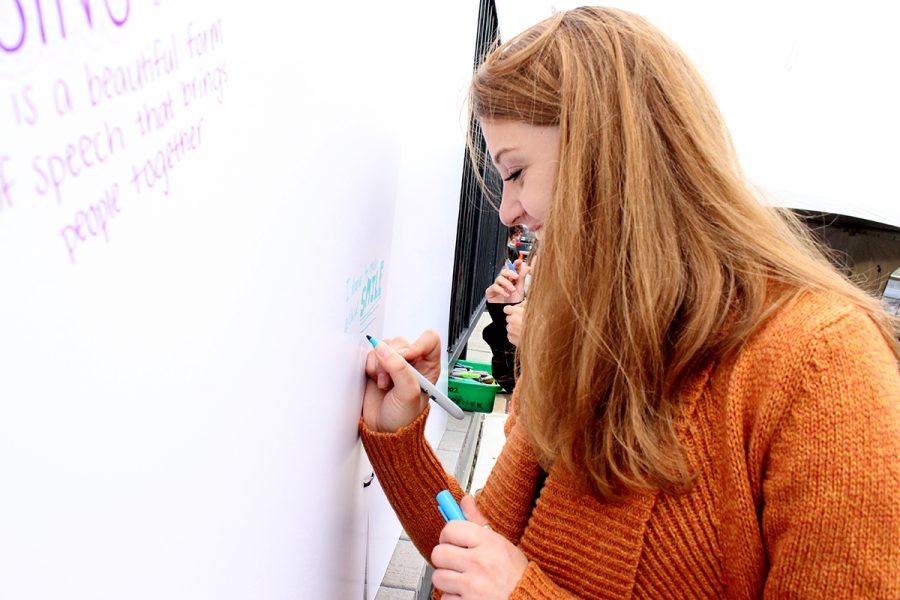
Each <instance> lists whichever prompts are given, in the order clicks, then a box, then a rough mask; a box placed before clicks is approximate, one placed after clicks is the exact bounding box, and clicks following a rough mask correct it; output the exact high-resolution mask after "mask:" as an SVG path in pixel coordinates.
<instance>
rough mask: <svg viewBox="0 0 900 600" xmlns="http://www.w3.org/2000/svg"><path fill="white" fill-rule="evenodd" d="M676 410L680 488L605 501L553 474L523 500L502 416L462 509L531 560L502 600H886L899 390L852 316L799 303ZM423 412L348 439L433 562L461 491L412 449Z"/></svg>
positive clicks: (875, 336)
mask: <svg viewBox="0 0 900 600" xmlns="http://www.w3.org/2000/svg"><path fill="white" fill-rule="evenodd" d="M681 404H682V406H683V412H682V414H681V418H680V421H679V435H680V440H681V442H682V444H683V448H684V451H685V453H686V456H687V458H688V461H689V463H690V465H691V466H692V468H693V470H694V472H695V474H696V478H695V480H694V481H693V485H692V486H691V487H690V488H689V490H687V491H682V492H666V491H660V490H645V491H630V492H627V494H626V495H625V497H624V498H623V499H622V500H621V501H615V502H614V501H603V500H600V499H598V498H596V497H595V496H593V495H592V494H591V493H590V492H589V491H588V489H587V488H586V486H585V485H584V484H583V483H581V482H580V480H579V479H578V478H577V477H574V476H573V475H572V474H571V473H567V472H565V471H563V470H562V469H561V468H559V467H556V466H551V468H550V469H549V471H548V472H547V474H546V480H545V481H544V483H543V486H542V487H540V489H539V490H538V489H537V488H538V485H539V484H538V482H539V481H541V479H543V478H542V477H541V474H542V471H541V468H540V466H539V465H538V463H537V461H536V459H535V455H534V452H533V451H532V449H531V447H530V445H529V442H528V438H527V435H526V433H525V431H524V429H523V427H522V424H521V423H520V422H518V421H517V419H516V417H515V413H514V411H513V413H512V414H511V415H510V417H509V419H507V423H506V434H507V440H506V444H505V446H504V448H503V451H502V453H501V455H500V456H499V457H498V459H497V462H496V464H495V466H494V468H493V471H492V472H491V475H490V477H489V478H488V480H487V483H486V484H485V487H484V489H482V490H481V491H480V492H478V494H477V496H476V498H477V503H478V507H479V509H480V511H481V512H482V514H483V515H484V516H485V517H486V518H487V520H488V522H489V523H490V526H491V527H492V529H494V530H495V531H497V532H499V533H501V534H502V535H504V536H505V537H506V538H507V539H509V540H510V541H511V542H512V543H514V544H516V545H518V547H519V548H520V549H521V550H522V552H523V553H524V554H525V556H526V557H527V558H528V560H529V563H528V567H527V569H526V571H525V574H524V576H523V577H522V579H521V580H520V581H519V584H518V586H517V587H516V589H515V591H514V592H513V594H512V596H511V597H512V598H515V599H525V598H561V599H564V598H666V599H669V598H713V597H719V598H723V597H724V598H760V597H770V598H886V599H887V598H891V599H898V598H900V376H898V366H897V362H896V361H895V359H894V357H893V355H892V353H891V352H890V350H889V348H888V346H887V344H886V343H885V342H884V340H883V339H882V338H881V336H880V334H879V333H878V331H877V329H876V327H875V326H874V324H873V323H872V322H871V320H870V319H869V318H868V317H867V316H865V315H864V314H862V312H861V311H859V310H858V309H855V308H853V307H850V306H848V305H846V304H843V303H841V302H839V301H836V300H835V299H834V298H833V297H831V296H829V295H826V294H808V295H806V296H804V297H802V298H801V299H799V300H798V301H796V302H794V303H793V304H791V305H790V306H788V307H786V308H784V309H783V310H781V311H780V312H779V313H778V314H777V315H775V317H773V318H772V319H771V320H770V321H769V322H768V323H767V324H766V325H765V326H764V327H763V328H761V329H760V330H759V331H758V332H757V333H756V334H754V336H752V338H751V339H749V340H748V342H747V344H746V345H745V346H744V348H743V349H742V350H741V352H740V353H739V354H738V355H737V356H736V357H734V358H733V359H731V360H729V361H728V362H727V363H725V362H723V363H722V364H718V365H710V366H709V368H707V369H706V370H705V371H704V372H702V373H699V374H698V375H697V376H696V377H695V378H694V379H693V381H691V383H690V385H689V386H687V388H686V389H685V391H684V393H683V397H682V399H681ZM427 413H428V410H427V409H426V411H425V412H423V414H422V415H420V416H419V417H418V418H417V419H416V420H415V421H414V422H413V423H411V424H410V425H408V426H407V427H405V428H403V429H401V430H399V431H397V432H396V433H389V434H388V433H375V432H372V431H370V430H368V429H367V428H366V426H365V423H364V422H362V421H360V434H361V436H362V440H363V444H364V446H365V448H366V451H367V453H368V455H369V458H370V460H371V462H372V464H373V466H374V467H375V471H376V474H377V476H378V477H379V478H380V480H381V483H382V486H383V488H384V489H385V492H386V493H387V495H388V498H389V500H390V501H391V504H392V505H393V507H394V509H395V510H396V512H397V514H398V516H399V518H400V520H401V522H402V523H403V526H404V527H405V529H406V531H407V532H408V533H409V536H410V538H411V539H412V540H413V542H414V543H415V545H416V546H417V548H418V549H419V551H420V552H421V553H422V555H423V556H424V557H425V558H426V559H429V560H430V557H431V551H432V549H433V548H434V546H435V545H436V544H437V540H438V536H439V534H440V531H441V529H442V528H443V526H444V522H443V519H442V518H441V516H440V515H439V514H438V512H437V510H436V509H435V502H434V497H435V494H437V492H438V491H440V490H442V489H445V488H448V489H450V490H451V492H452V493H453V495H454V496H455V497H456V498H457V499H459V498H460V497H461V496H462V490H461V489H460V486H459V484H458V483H457V482H456V481H455V480H453V479H452V478H451V477H450V476H448V475H447V474H446V473H445V472H444V471H443V469H442V468H441V466H440V462H439V461H438V459H437V457H436V456H435V453H434V452H433V451H432V449H431V448H430V446H429V445H428V443H427V442H426V441H425V439H424V436H423V430H424V424H425V420H426V417H427ZM535 498H537V500H536V502H535ZM437 595H439V594H438V593H437V592H436V596H437Z"/></svg>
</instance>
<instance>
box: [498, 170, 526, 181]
mask: <svg viewBox="0 0 900 600" xmlns="http://www.w3.org/2000/svg"><path fill="white" fill-rule="evenodd" d="M521 174H522V169H519V170H517V171H513V172H512V173H510V174H509V177H507V178H506V179H504V180H503V181H515V180H516V179H518V178H519V175H521Z"/></svg>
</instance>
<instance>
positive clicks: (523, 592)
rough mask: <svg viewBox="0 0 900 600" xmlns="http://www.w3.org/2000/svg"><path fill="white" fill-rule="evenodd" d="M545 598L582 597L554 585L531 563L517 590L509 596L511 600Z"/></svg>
mask: <svg viewBox="0 0 900 600" xmlns="http://www.w3.org/2000/svg"><path fill="white" fill-rule="evenodd" d="M545 598H554V599H556V600H577V599H578V598H580V596H576V595H575V594H573V593H572V592H569V591H566V590H564V589H562V588H561V587H559V586H558V585H556V584H555V583H553V580H551V579H550V578H549V577H548V576H547V574H546V573H544V572H543V571H542V570H541V568H540V567H539V566H538V565H537V563H535V562H529V563H528V567H527V568H526V569H525V573H524V574H523V575H522V579H520V580H519V584H518V585H517V586H516V589H514V590H513V593H512V594H511V595H510V596H509V600H544V599H545Z"/></svg>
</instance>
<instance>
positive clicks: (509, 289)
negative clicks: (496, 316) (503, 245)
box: [484, 260, 531, 304]
mask: <svg viewBox="0 0 900 600" xmlns="http://www.w3.org/2000/svg"><path fill="white" fill-rule="evenodd" d="M514 264H515V267H516V270H515V271H513V270H510V269H506V268H504V269H503V270H501V271H500V274H499V275H497V279H495V280H494V283H492V284H491V285H490V286H489V287H488V289H486V290H485V292H484V295H485V296H486V297H487V301H488V302H490V303H491V304H511V303H514V302H521V301H522V300H523V299H524V298H525V276H526V275H528V272H529V271H530V270H531V267H530V266H529V265H528V264H526V263H525V262H524V261H521V260H517V261H516V262H515V263H514Z"/></svg>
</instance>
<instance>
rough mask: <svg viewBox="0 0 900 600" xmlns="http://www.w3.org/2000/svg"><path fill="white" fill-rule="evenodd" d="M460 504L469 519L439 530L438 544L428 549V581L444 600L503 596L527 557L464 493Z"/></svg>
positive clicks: (521, 571) (509, 591) (513, 586)
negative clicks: (489, 524)
mask: <svg viewBox="0 0 900 600" xmlns="http://www.w3.org/2000/svg"><path fill="white" fill-rule="evenodd" d="M460 507H461V508H462V510H463V514H465V515H466V519H468V521H450V522H448V523H447V524H446V525H445V526H444V529H443V530H441V537H440V543H439V544H438V545H437V546H435V547H434V550H433V551H432V552H431V564H433V565H434V569H435V570H434V574H433V575H432V578H431V581H432V583H434V586H435V587H436V588H437V589H439V590H441V591H442V592H444V596H443V597H444V600H457V599H459V600H469V599H473V600H474V599H475V598H478V599H489V600H493V599H495V598H496V599H498V600H499V599H503V600H506V599H507V598H509V596H510V594H512V592H513V590H515V589H516V585H518V583H519V580H520V579H522V575H523V574H524V573H525V569H526V568H527V567H528V559H527V558H525V555H524V554H523V553H522V551H521V550H519V548H518V546H515V545H514V544H512V543H511V542H510V541H509V540H507V539H506V538H505V537H503V536H502V535H500V534H499V533H497V532H495V531H492V530H491V529H490V528H489V527H486V525H487V521H486V520H485V518H484V517H483V516H482V515H481V513H480V512H479V510H478V507H477V506H476V504H475V498H473V497H472V496H464V497H463V499H462V502H460Z"/></svg>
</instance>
